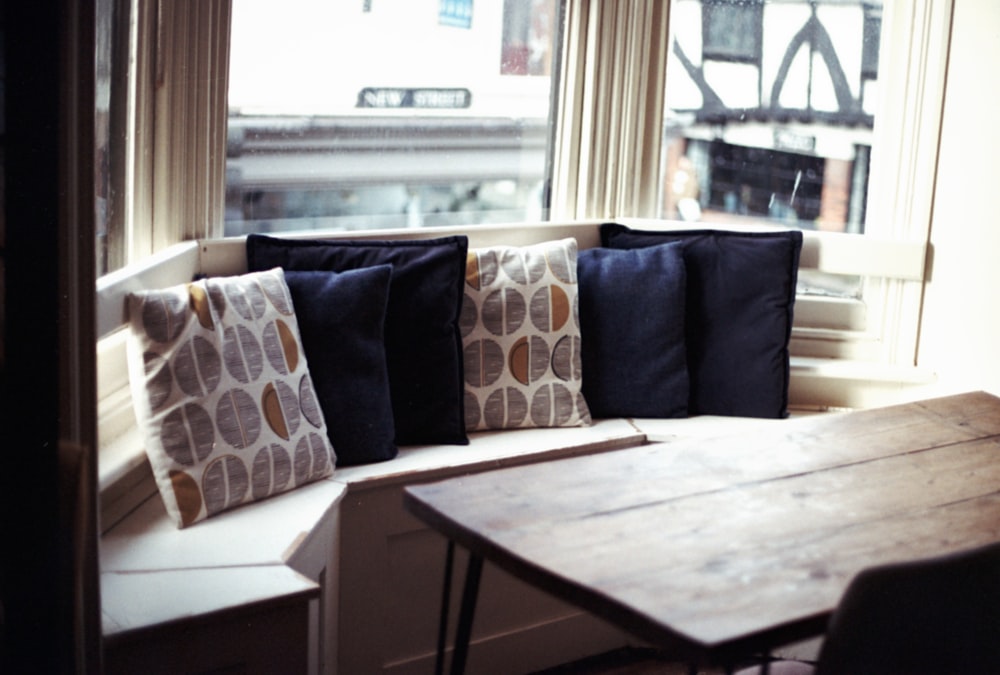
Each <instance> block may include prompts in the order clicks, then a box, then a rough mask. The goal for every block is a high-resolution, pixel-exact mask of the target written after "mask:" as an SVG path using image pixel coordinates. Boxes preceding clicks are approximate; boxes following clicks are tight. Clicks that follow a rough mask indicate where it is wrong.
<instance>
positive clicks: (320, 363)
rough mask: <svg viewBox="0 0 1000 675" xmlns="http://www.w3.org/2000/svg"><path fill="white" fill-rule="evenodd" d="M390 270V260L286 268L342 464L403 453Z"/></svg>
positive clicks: (304, 343) (319, 395) (321, 401)
mask: <svg viewBox="0 0 1000 675" xmlns="http://www.w3.org/2000/svg"><path fill="white" fill-rule="evenodd" d="M391 278H392V267H390V266H389V265H376V266H375V267H368V268H365V269H361V270H350V271H348V272H285V281H286V282H287V283H288V289H289V290H290V291H291V292H292V302H293V304H294V305H295V315H296V317H297V318H298V321H299V332H300V333H301V334H302V346H303V347H304V348H305V350H306V355H307V356H308V357H309V372H310V374H311V375H312V379H313V384H314V385H315V386H316V396H317V398H318V399H319V404H320V407H321V408H322V409H323V417H324V418H325V419H326V426H327V431H328V432H329V434H330V442H331V443H332V444H333V447H334V448H336V449H337V465H338V466H350V465H353V464H367V463H369V462H381V461H384V460H387V459H392V458H393V457H395V456H396V454H397V448H396V443H395V441H394V438H395V435H396V434H395V425H394V424H393V421H392V400H391V398H390V396H389V372H388V369H387V367H386V362H385V341H384V339H383V336H384V332H385V307H386V302H387V300H388V297H389V281H390V279H391Z"/></svg>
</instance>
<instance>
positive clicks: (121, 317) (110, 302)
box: [97, 241, 200, 337]
mask: <svg viewBox="0 0 1000 675" xmlns="http://www.w3.org/2000/svg"><path fill="white" fill-rule="evenodd" d="M199 268H200V263H199V260H198V244H197V242H193V241H189V242H185V243H183V244H177V245H175V246H171V247H170V248H168V249H165V250H164V251H162V252H160V253H157V254H155V255H152V256H150V257H149V258H147V259H145V260H143V262H142V263H141V264H137V265H130V266H128V267H125V268H123V269H120V270H117V271H115V272H112V273H111V274H107V275H105V276H103V277H101V278H100V279H98V280H97V335H98V337H104V336H105V335H108V334H110V333H112V332H113V331H115V330H117V329H119V328H120V327H121V326H122V325H123V324H125V323H127V322H128V316H127V314H126V311H127V310H126V307H125V298H126V296H127V295H128V294H129V293H130V292H131V291H139V290H144V289H152V288H164V287H167V286H174V285H176V284H183V283H185V282H188V281H191V279H192V278H194V275H195V274H197V273H198V271H199Z"/></svg>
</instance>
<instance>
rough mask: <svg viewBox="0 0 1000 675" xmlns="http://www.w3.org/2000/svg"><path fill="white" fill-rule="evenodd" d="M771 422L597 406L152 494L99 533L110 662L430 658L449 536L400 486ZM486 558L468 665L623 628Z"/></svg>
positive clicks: (171, 666)
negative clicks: (604, 411) (200, 498)
mask: <svg viewBox="0 0 1000 675" xmlns="http://www.w3.org/2000/svg"><path fill="white" fill-rule="evenodd" d="M781 423H782V422H781V420H761V419H746V418H724V417H714V416H701V417H692V418H687V419H676V420H627V419H606V420H596V421H595V422H594V424H593V425H592V426H590V427H573V428H563V429H524V430H518V431H503V432H485V433H477V434H472V435H471V438H470V444H469V445H468V446H451V445H442V446H411V447H403V448H401V449H400V453H399V456H397V457H396V458H395V459H393V460H390V461H387V462H381V463H376V464H367V465H361V466H352V467H343V468H338V469H337V470H336V471H335V472H334V474H333V475H332V476H331V477H330V478H328V479H326V480H322V481H319V482H317V483H313V484H310V485H306V486H303V487H302V488H299V489H296V490H294V491H292V492H288V493H285V494H281V495H277V496H275V497H272V498H270V499H267V500H264V501H262V502H258V503H253V504H248V505H246V506H243V507H240V508H238V509H234V510H232V511H227V512H224V513H221V514H219V515H217V516H215V517H213V518H211V519H209V520H207V521H204V522H202V523H198V524H195V525H193V526H191V527H189V528H185V529H181V530H179V529H177V528H176V527H175V525H174V524H173V522H172V521H171V520H170V519H169V518H168V516H167V514H166V510H165V509H164V506H163V503H162V500H161V499H160V497H159V495H158V494H153V495H151V496H150V497H149V498H148V499H146V500H145V501H144V502H143V503H142V504H141V505H140V506H139V507H138V508H136V509H135V510H134V511H132V512H131V513H130V514H129V515H128V516H126V517H125V518H124V519H122V520H121V521H120V522H119V523H117V524H116V525H115V526H114V527H113V528H111V529H110V530H109V531H108V532H106V533H105V535H104V536H103V538H102V542H101V583H102V601H103V621H104V634H105V638H106V641H107V642H106V647H107V648H106V666H107V672H109V673H115V672H137V670H142V671H143V672H174V673H176V672H201V671H204V670H209V669H221V668H226V667H234V666H237V665H240V666H244V667H247V668H248V670H249V672H270V669H271V668H272V667H273V666H274V664H275V663H279V662H280V664H281V672H310V673H337V672H339V673H351V674H353V673H375V672H387V673H390V672H391V673H419V672H429V671H430V669H431V667H432V664H433V658H434V646H435V640H436V633H437V625H436V617H437V615H438V609H439V603H440V594H441V581H442V578H443V569H444V555H445V541H444V539H443V538H442V537H440V535H438V534H436V533H435V532H433V531H431V530H429V529H427V528H426V527H425V526H423V524H422V523H420V522H419V521H417V520H416V519H415V518H413V517H411V516H410V515H409V514H408V513H406V512H405V511H404V509H403V506H402V490H403V488H404V487H406V486H407V485H412V484H416V483H419V482H428V481H433V480H440V479H443V478H447V477H453V476H459V475H463V474H470V473H478V472H481V471H487V470H492V469H499V468H503V467H507V466H515V465H518V464H525V463H530V462H538V461H546V460H553V459H558V458H562V457H569V456H578V455H583V454H589V453H595V452H608V451H614V450H618V449H623V448H627V447H634V446H636V445H641V444H643V443H647V442H653V441H657V442H658V441H664V440H667V441H669V440H672V439H680V438H691V437H706V436H709V435H718V434H720V433H730V432H731V433H745V432H746V431H748V430H753V429H755V428H759V427H761V426H771V425H775V424H781ZM461 561H462V559H461V558H459V559H458V564H461ZM486 573H487V574H489V575H491V577H492V578H491V581H490V582H489V583H488V584H484V588H485V589H490V592H489V593H486V594H484V597H483V598H482V599H481V604H480V613H479V615H478V617H477V625H476V627H475V633H474V644H475V645H476V646H475V648H474V649H473V654H472V656H471V660H470V663H469V667H470V672H519V671H523V672H528V671H531V670H536V669H539V668H544V667H549V666H552V665H556V664H558V663H562V662H566V661H571V660H574V659H578V658H582V657H585V656H587V655H590V654H595V653H600V652H603V651H607V650H609V649H614V648H616V647H620V646H623V645H626V644H629V643H630V642H631V638H629V636H627V635H625V634H623V633H621V632H620V631H619V630H618V629H615V628H613V627H611V626H609V625H607V624H605V623H604V622H602V621H600V620H598V619H596V618H595V617H593V616H590V615H588V614H586V613H583V612H581V611H579V610H576V609H575V608H573V607H569V606H567V605H565V604H563V603H561V602H559V601H557V600H555V599H553V598H551V597H547V596H545V595H544V594H542V593H541V592H539V591H537V590H534V589H533V588H531V587H529V586H527V585H524V584H522V583H520V582H519V581H517V580H515V579H513V578H511V577H508V576H507V575H506V573H505V572H501V571H499V570H497V569H489V570H488V571H487V572H486ZM494 575H495V576H494ZM452 597H453V598H458V597H460V593H459V590H458V589H453V593H452ZM157 669H159V670H157Z"/></svg>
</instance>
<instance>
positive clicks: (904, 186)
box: [98, 0, 953, 488]
mask: <svg viewBox="0 0 1000 675" xmlns="http://www.w3.org/2000/svg"><path fill="white" fill-rule="evenodd" d="M952 1H953V0H912V1H906V2H903V1H900V0H896V1H895V2H890V3H889V4H887V6H886V7H885V9H884V12H883V24H882V30H883V34H884V38H883V48H882V49H881V56H880V58H881V62H880V66H879V67H880V72H881V73H894V76H893V77H891V78H890V77H886V76H883V77H881V78H880V80H879V82H880V84H879V86H880V87H882V88H883V91H882V96H881V101H882V103H881V107H880V109H879V110H878V111H877V114H876V127H875V134H876V138H877V140H876V148H877V150H876V153H875V155H874V156H873V158H872V172H871V183H870V185H871V188H870V192H871V194H872V195H873V198H872V199H871V200H870V207H869V217H868V224H867V233H866V234H864V235H838V234H827V233H808V236H807V239H806V246H805V248H804V250H803V259H804V261H809V262H810V264H812V265H813V266H817V267H820V268H822V269H824V270H826V271H832V272H837V273H843V274H858V275H863V276H866V277H867V278H868V281H866V285H865V290H864V302H863V303H860V302H858V301H851V300H831V299H828V298H808V297H803V298H800V299H799V301H798V303H797V306H796V327H795V329H794V331H793V336H792V351H793V354H794V355H796V356H797V357H805V358H806V359H814V360H818V362H821V363H822V367H820V366H815V372H816V373H820V376H821V377H822V376H825V375H824V374H825V373H827V372H829V367H830V365H831V364H836V363H840V362H842V363H845V364H848V366H849V367H850V368H857V364H858V363H859V362H861V363H869V364H873V365H874V366H877V368H878V369H881V371H882V374H881V375H879V377H885V378H890V379H891V378H897V379H900V380H906V379H908V378H912V377H913V376H912V374H908V373H905V372H903V369H907V368H909V369H912V368H913V366H914V364H915V355H916V342H917V334H918V328H919V311H920V301H921V297H922V292H923V281H924V277H925V272H924V267H925V265H924V259H925V255H926V250H927V239H928V233H929V223H930V217H931V206H932V198H933V197H932V195H933V187H934V181H935V172H936V165H937V151H938V134H939V128H940V119H941V111H942V100H943V90H944V79H945V71H946V67H947V58H946V57H947V50H948V39H949V35H950V21H951V6H952ZM131 8H132V11H133V12H134V16H135V21H134V23H133V26H134V31H133V36H132V37H133V40H132V44H133V45H138V48H136V49H135V50H134V51H133V53H132V54H131V61H132V66H133V68H132V71H133V79H132V80H131V83H132V84H131V90H130V92H129V97H130V102H131V105H130V111H131V112H130V113H129V137H130V145H129V149H128V161H127V167H126V173H127V176H126V192H127V195H126V200H127V204H126V209H125V212H126V217H127V220H128V222H127V229H128V231H130V232H131V233H132V235H131V239H130V240H129V243H128V255H129V260H130V263H131V264H129V265H128V266H127V267H126V268H125V269H123V270H119V271H117V272H115V273H112V274H110V275H107V276H106V277H102V278H101V279H100V280H98V311H99V317H100V318H99V336H100V337H104V339H102V340H101V341H100V342H99V344H98V352H99V372H98V375H99V394H100V401H101V409H100V420H99V423H100V436H101V443H102V446H103V447H102V455H101V461H102V469H101V475H102V488H104V487H107V486H108V485H110V484H111V483H112V482H115V480H117V479H115V480H112V478H109V475H111V474H109V473H108V472H107V471H105V468H106V467H108V466H109V465H111V466H114V467H116V468H115V469H114V471H113V472H112V473H113V474H114V476H118V477H119V478H120V477H121V476H122V475H125V474H128V473H129V472H130V471H133V470H134V469H135V467H136V466H137V463H139V464H141V451H138V454H139V457H138V459H136V457H135V455H136V454H137V450H138V449H137V447H136V443H135V441H134V439H131V438H130V437H129V433H130V432H129V429H130V428H131V427H130V426H129V424H128V420H129V419H130V418H129V414H128V413H129V410H128V408H129V406H130V399H129V398H128V395H127V391H128V383H127V374H126V372H125V369H124V367H123V365H124V348H123V343H124V341H123V340H122V337H121V334H119V335H117V336H115V335H110V336H108V337H105V336H107V335H108V333H110V332H111V328H113V327H115V326H120V325H121V323H122V321H123V317H122V308H121V305H120V295H118V292H119V291H120V290H121V288H123V287H127V286H129V285H131V284H133V283H134V284H136V285H137V286H138V285H142V283H143V280H144V279H145V280H146V281H147V282H148V280H149V279H155V278H156V275H157V271H158V270H161V271H162V270H163V269H165V268H166V267H169V266H173V265H178V264H192V263H191V260H194V259H196V257H197V254H198V251H197V248H198V245H197V243H196V242H197V240H199V239H204V238H217V237H220V236H221V234H222V230H223V220H224V213H223V210H224V202H225V200H224V194H225V151H226V115H227V80H228V39H229V20H228V17H229V15H230V12H231V8H232V7H231V0H158V1H154V2H144V1H141V0H131ZM565 12H566V21H565V33H564V36H563V54H562V58H561V67H560V74H559V77H558V79H557V80H556V86H557V87H558V88H559V89H558V97H557V98H558V100H559V101H561V103H560V105H559V108H558V109H557V110H556V111H555V112H554V115H555V117H554V119H555V121H556V125H557V126H556V136H555V141H554V143H555V145H554V149H553V153H554V154H553V157H554V175H553V183H552V184H553V199H552V209H551V218H552V220H553V221H557V222H558V221H568V220H595V219H616V218H623V219H636V218H638V219H642V218H650V217H652V216H653V215H654V214H655V210H656V205H657V203H658V200H659V187H658V186H659V184H660V181H659V180H658V179H657V177H658V176H659V174H660V171H661V166H660V163H661V153H660V150H661V142H662V136H663V133H662V128H663V119H664V111H663V99H664V96H663V94H664V86H665V81H666V80H665V75H666V72H665V69H666V61H667V54H668V48H669V45H668V40H669V35H670V31H669V15H670V3H669V2H663V1H661V0H621V1H620V2H614V3H609V2H601V1H600V0H567V4H566V9H565ZM896 73H899V74H900V76H899V77H897V76H895V74H896ZM889 167H891V168H889ZM183 242H187V243H183ZM810 256H812V259H810ZM116 303H117V304H116ZM887 368H888V369H889V374H888V375H886V374H885V372H884V371H885V369H887ZM866 377H867V376H866V375H864V374H862V375H859V376H857V377H854V379H853V380H852V381H855V382H858V383H861V382H863V381H865V378H866ZM857 400H863V397H859V398H858V399H857ZM132 433H134V432H132ZM113 447H119V448H121V447H127V448H128V451H126V452H124V454H123V457H124V459H122V460H120V461H118V462H108V461H105V457H106V454H105V449H108V448H113Z"/></svg>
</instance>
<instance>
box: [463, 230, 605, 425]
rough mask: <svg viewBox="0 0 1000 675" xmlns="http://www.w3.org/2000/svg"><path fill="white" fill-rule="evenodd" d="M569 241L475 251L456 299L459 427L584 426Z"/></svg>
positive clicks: (572, 248) (587, 421)
mask: <svg viewBox="0 0 1000 675" xmlns="http://www.w3.org/2000/svg"><path fill="white" fill-rule="evenodd" d="M576 254H577V250H576V240H574V239H564V240H562V241H557V242H548V243H544V244H538V245H535V246H526V247H509V246H498V247H494V248H481V249H474V250H472V251H470V252H469V260H468V263H467V265H466V285H465V299H464V301H463V304H462V319H461V329H462V344H463V347H464V364H465V421H466V429H468V430H469V431H472V430H483V429H512V428H518V427H558V426H579V425H587V424H590V410H589V409H588V407H587V403H586V401H585V400H584V397H583V394H582V393H581V391H580V388H581V368H580V323H579V311H578V306H577V281H576V257H577V256H576Z"/></svg>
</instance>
